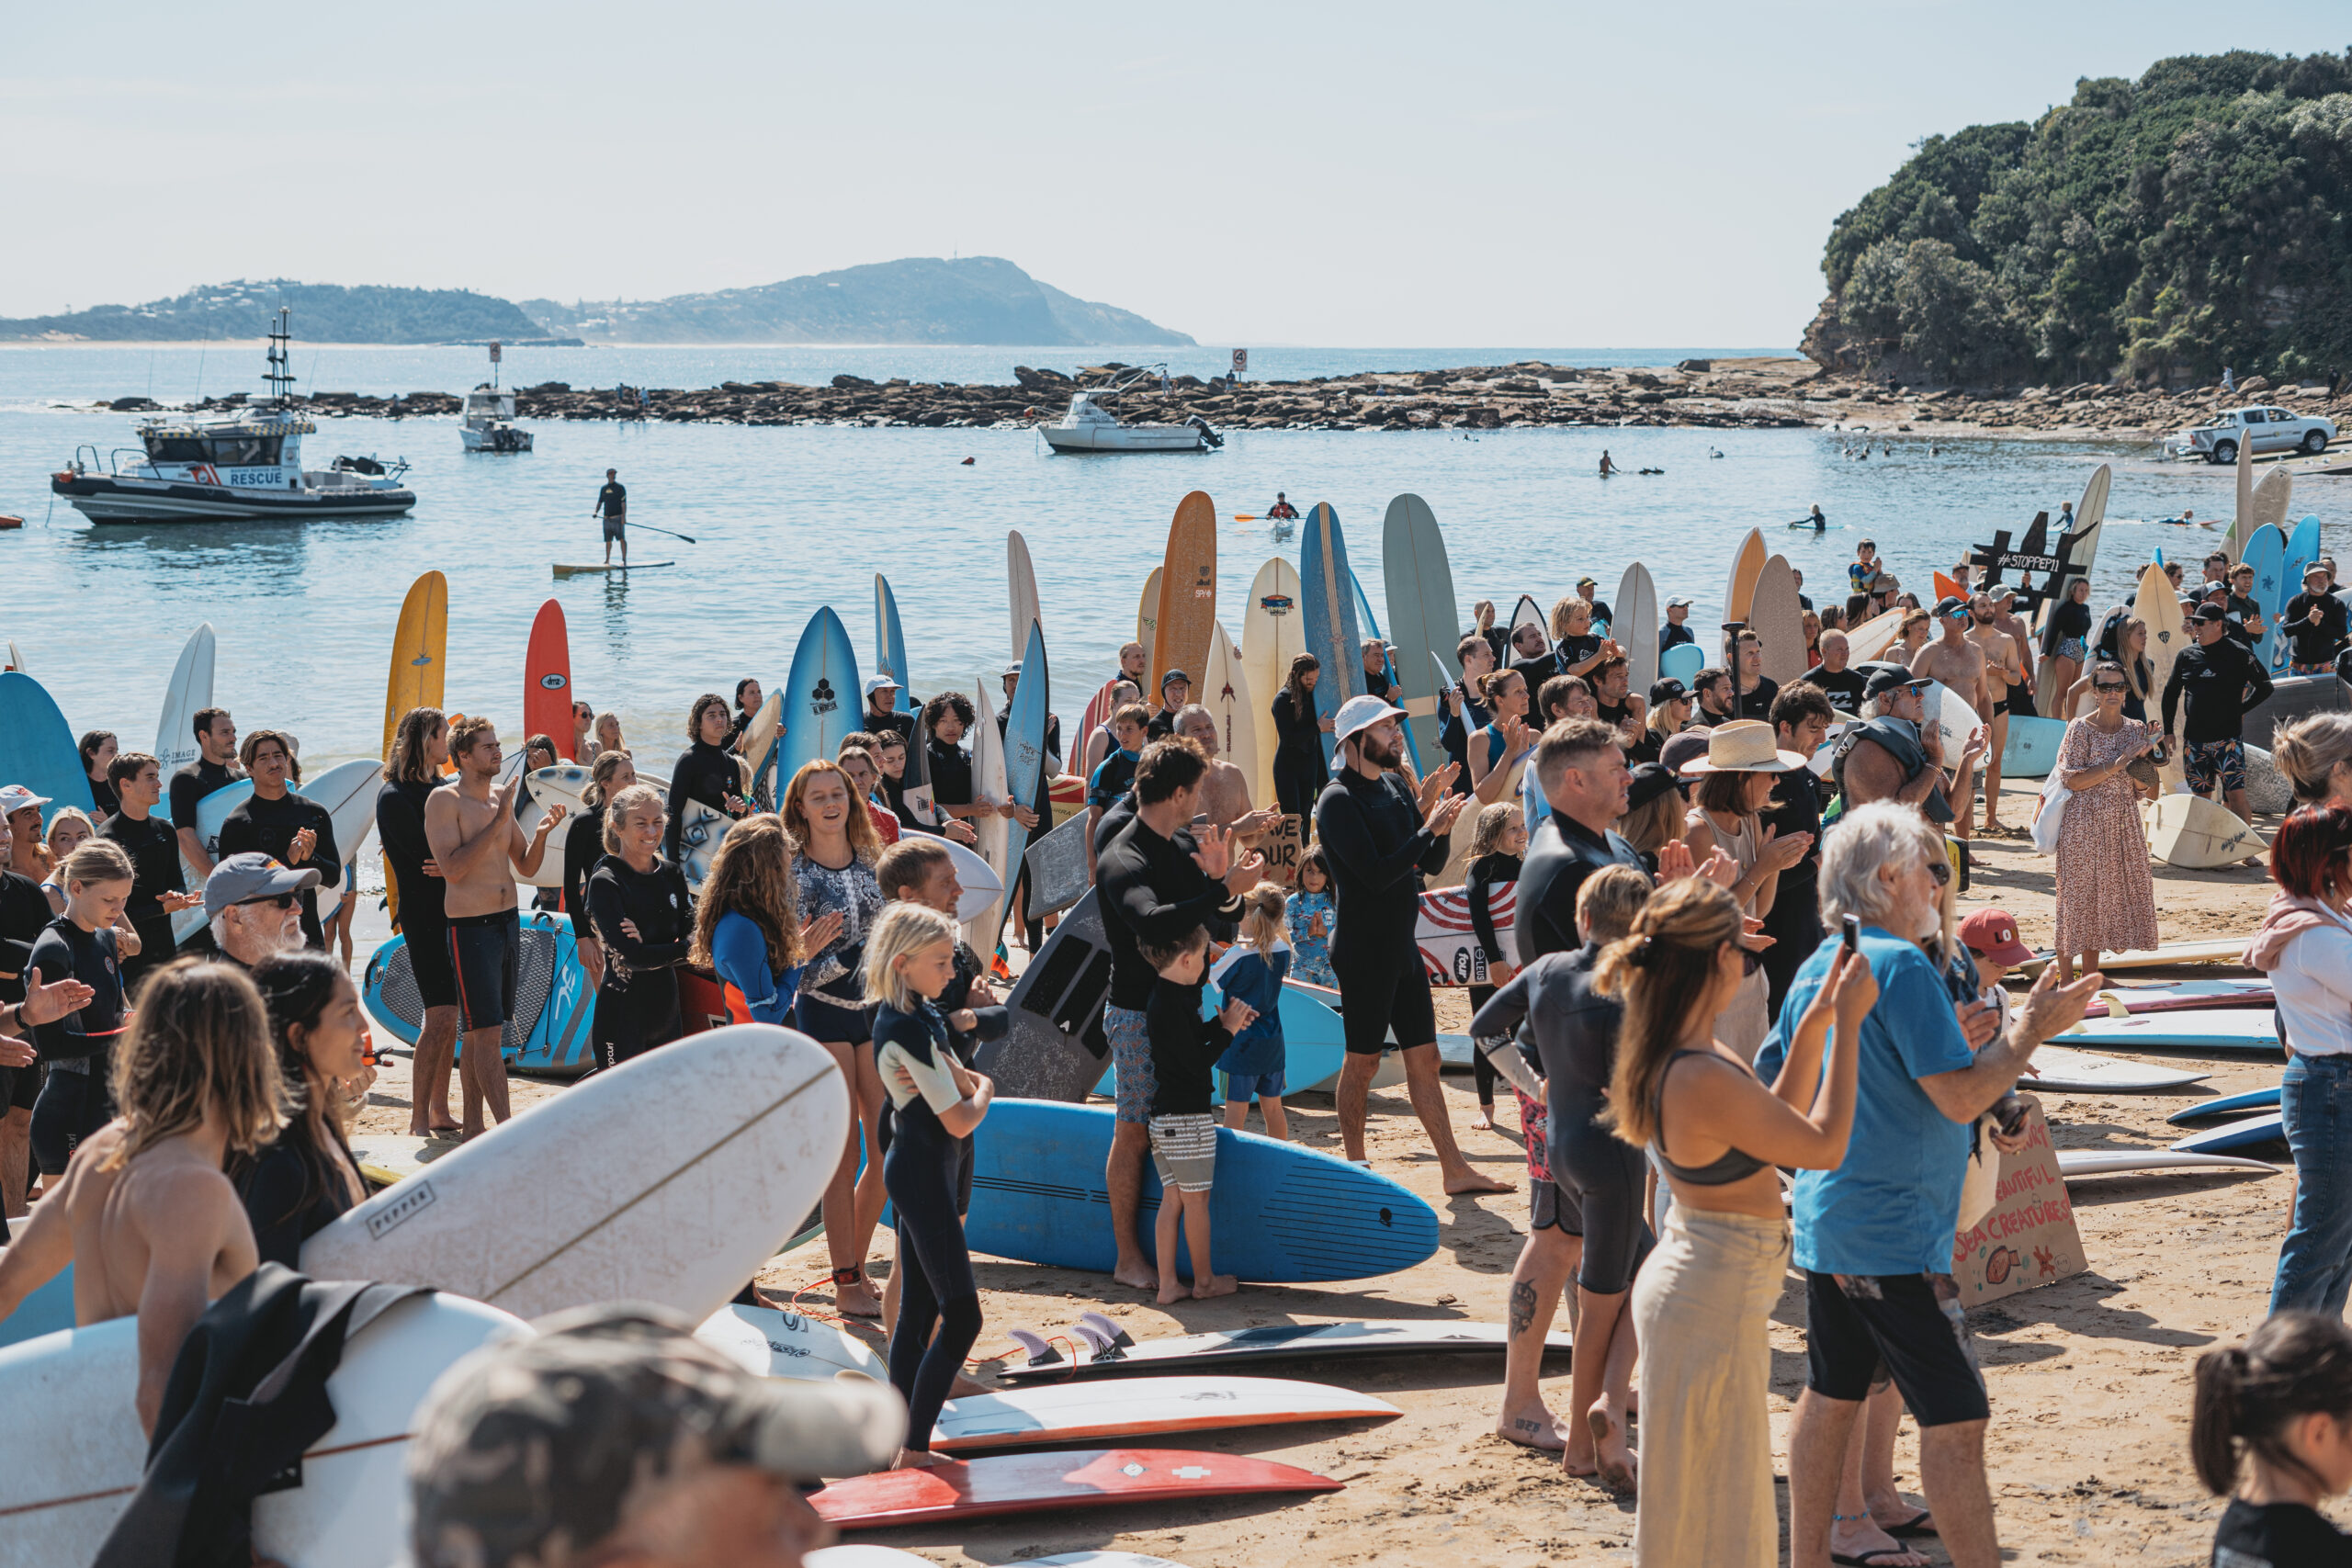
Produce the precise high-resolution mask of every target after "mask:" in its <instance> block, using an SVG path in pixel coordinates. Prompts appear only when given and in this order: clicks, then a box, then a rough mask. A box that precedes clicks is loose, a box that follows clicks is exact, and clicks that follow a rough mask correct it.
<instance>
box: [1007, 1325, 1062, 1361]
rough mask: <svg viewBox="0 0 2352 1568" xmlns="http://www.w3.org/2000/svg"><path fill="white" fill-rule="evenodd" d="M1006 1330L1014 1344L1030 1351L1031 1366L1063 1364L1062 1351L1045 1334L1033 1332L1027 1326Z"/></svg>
mask: <svg viewBox="0 0 2352 1568" xmlns="http://www.w3.org/2000/svg"><path fill="white" fill-rule="evenodd" d="M1006 1332H1008V1333H1009V1334H1011V1335H1012V1342H1013V1343H1014V1344H1016V1345H1018V1346H1020V1347H1021V1348H1023V1350H1026V1351H1027V1352H1028V1353H1029V1364H1030V1365H1031V1366H1033V1367H1055V1366H1059V1365H1060V1364H1061V1359H1062V1353H1061V1352H1060V1351H1059V1350H1057V1349H1055V1348H1053V1346H1052V1345H1051V1344H1049V1343H1048V1342H1047V1341H1046V1337H1045V1336H1044V1335H1042V1334H1033V1333H1031V1332H1030V1331H1029V1330H1028V1329H1025V1328H1013V1329H1008V1330H1007V1331H1006Z"/></svg>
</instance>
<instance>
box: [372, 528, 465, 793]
mask: <svg viewBox="0 0 2352 1568" xmlns="http://www.w3.org/2000/svg"><path fill="white" fill-rule="evenodd" d="M448 651H449V580H448V579H447V578H446V577H444V576H442V575H441V574H440V573H439V572H437V571H428V572H426V573H425V574H424V576H423V577H420V578H418V579H417V580H416V581H414V582H413V583H411V584H410V585H409V591H408V597H407V598H406V599H405V600H403V601H401V621H400V627H399V629H398V630H396V631H395V632H393V634H392V660H391V670H390V674H389V675H388V676H387V677H386V679H385V682H384V760H385V761H387V762H390V761H391V756H392V734H393V731H395V730H396V729H398V728H400V722H401V715H402V714H404V713H406V712H408V710H409V709H411V708H419V707H424V708H437V707H439V706H440V705H441V684H442V676H443V674H444V662H445V660H447V656H448Z"/></svg>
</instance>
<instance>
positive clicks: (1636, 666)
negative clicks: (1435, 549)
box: [1391, 561, 1658, 702]
mask: <svg viewBox="0 0 2352 1568" xmlns="http://www.w3.org/2000/svg"><path fill="white" fill-rule="evenodd" d="M1391 597H1392V598H1393V597H1394V594H1393V593H1392V595H1391ZM1610 607H1611V609H1613V610H1615V611H1616V612H1617V626H1618V633H1619V635H1618V637H1617V641H1618V642H1619V644H1620V645H1622V646H1623V648H1624V649H1625V690H1627V691H1628V692H1631V693H1633V694H1634V695H1635V696H1638V697H1640V698H1642V699H1643V700H1644V701H1645V702H1646V701H1648V700H1649V694H1650V687H1651V686H1653V685H1655V684H1656V683H1657V679H1658V651H1657V629H1658V623H1657V616H1658V608H1657V583H1655V582H1652V581H1650V569H1649V568H1647V567H1645V566H1644V565H1643V564H1642V563H1641V562H1639V561H1635V562H1634V564H1633V565H1631V566H1629V567H1627V568H1626V569H1625V575H1624V576H1623V578H1620V579H1619V580H1618V582H1617V598H1616V601H1615V602H1614V603H1613V604H1611V606H1610Z"/></svg>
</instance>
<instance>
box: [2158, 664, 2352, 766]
mask: <svg viewBox="0 0 2352 1568" xmlns="http://www.w3.org/2000/svg"><path fill="white" fill-rule="evenodd" d="M2163 689H2164V688H2163V687H2161V686H2159V687H2156V688H2155V690H2157V691H2159V692H2161V691H2162V690H2163ZM2347 707H2352V687H2347V686H2346V685H2345V683H2344V682H2342V681H2341V680H2339V679H2338V678H2337V677H2335V676H2334V675H2281V676H2279V677H2278V679H2277V680H2276V681H2274V682H2271V687H2270V694H2269V695H2268V696H2267V697H2265V698H2263V699H2262V701H2261V702H2260V703H2258V704H2256V705H2255V706H2254V707H2252V708H2250V709H2248V710H2247V712H2246V716H2245V718H2244V719H2242V720H2240V721H2239V728H2240V730H2241V732H2242V733H2243V734H2244V735H2245V739H2247V740H2248V741H2250V742H2252V743H2253V744H2255V745H2257V746H2261V747H2264V748H2265V749H2267V748H2268V747H2269V746H2270V744H2271V742H2272V740H2273V739H2274V737H2275V735H2276V733H2277V731H2278V727H2279V726H2280V725H2282V724H2293V723H2295V722H2296V721H2297V720H2299V719H2305V718H2309V717H2310V716H2312V715H2313V714H2315V713H2338V712H2341V711H2343V710H2344V709H2346V708H2347Z"/></svg>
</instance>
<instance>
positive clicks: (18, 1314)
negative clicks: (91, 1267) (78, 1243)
mask: <svg viewBox="0 0 2352 1568" xmlns="http://www.w3.org/2000/svg"><path fill="white" fill-rule="evenodd" d="M73 1326H74V1265H72V1264H71V1263H68V1264H67V1265H66V1266H65V1267H64V1268H62V1269H59V1270H58V1271H57V1274H56V1277H55V1278H53V1279H51V1280H50V1281H49V1283H48V1284H46V1285H43V1286H41V1287H40V1289H38V1290H35V1291H32V1292H28V1294H27V1295H26V1297H25V1299H24V1300H23V1301H21V1302H18V1303H17V1310H16V1311H14V1312H12V1313H10V1314H8V1315H7V1316H6V1317H5V1318H0V1347H5V1346H9V1345H21V1344H23V1343H24V1342H25V1341H26V1340H28V1339H37V1338H39V1337H40V1336H42V1335H44V1334H57V1333H60V1332H62V1331H63V1330H65V1329H69V1328H71V1327H73Z"/></svg>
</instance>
